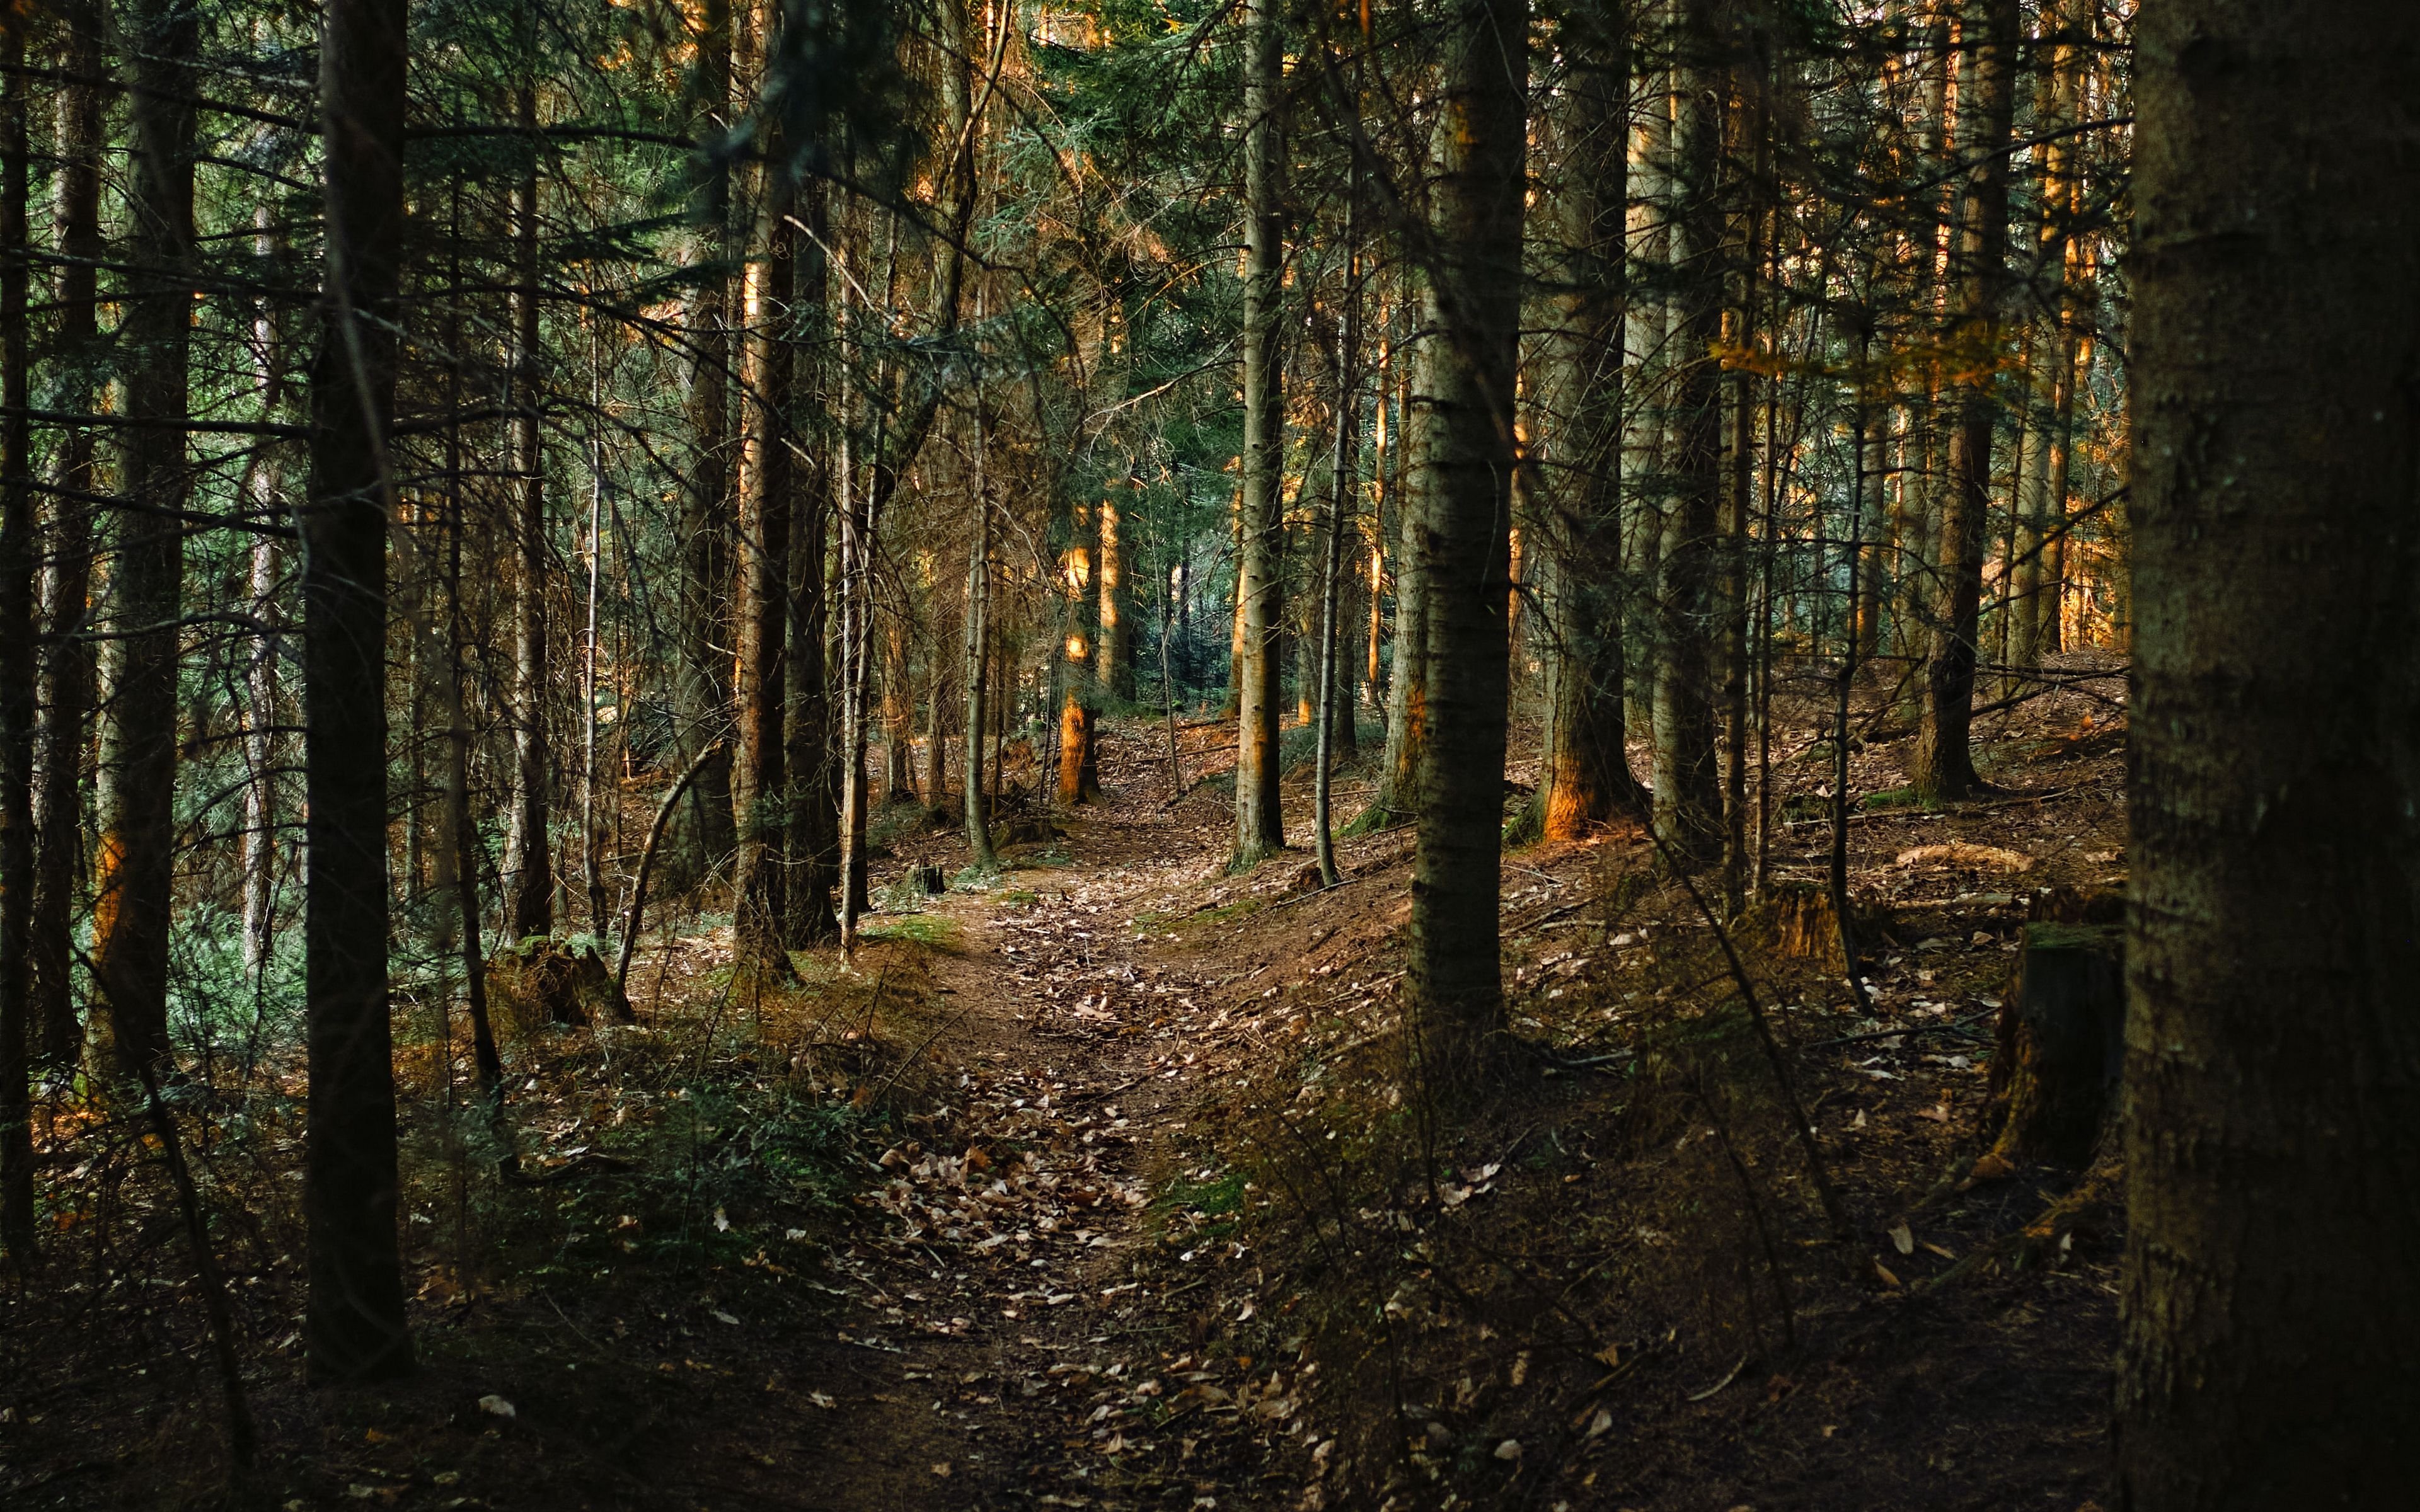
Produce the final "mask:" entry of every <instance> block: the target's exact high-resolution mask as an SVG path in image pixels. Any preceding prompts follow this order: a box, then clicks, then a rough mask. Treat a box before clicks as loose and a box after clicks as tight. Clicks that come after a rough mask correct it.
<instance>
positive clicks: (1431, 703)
mask: <svg viewBox="0 0 2420 1512" xmlns="http://www.w3.org/2000/svg"><path fill="white" fill-rule="evenodd" d="M1450 16H1451V20H1450V30H1449V31H1448V33H1447V40H1446V54H1445V62H1444V68H1443V77H1442V78H1441V80H1440V85H1439V89H1438V116H1437V126H1436V132H1435V146H1434V147H1433V148H1432V151H1433V154H1434V156H1435V160H1436V164H1437V168H1438V170H1439V177H1438V181H1437V184H1436V187H1435V191H1434V192H1433V193H1434V198H1433V202H1432V208H1431V215H1432V217H1433V228H1434V229H1433V235H1434V238H1435V240H1434V242H1433V243H1432V245H1433V246H1434V248H1435V261H1434V263H1433V264H1432V267H1431V269H1430V277H1429V298H1428V308H1427V310H1426V312H1425V315H1426V320H1425V323H1426V324H1427V325H1428V327H1429V328H1430V330H1431V331H1432V332H1435V334H1433V335H1432V336H1431V337H1430V338H1429V343H1428V345H1429V347H1431V348H1432V356H1431V359H1430V361H1429V362H1428V363H1426V364H1425V365H1424V371H1425V373H1426V376H1427V378H1428V379H1429V381H1428V383H1427V384H1426V385H1425V386H1424V388H1423V391H1422V393H1420V394H1419V398H1418V399H1417V400H1416V401H1415V403H1416V407H1417V409H1418V410H1419V411H1420V413H1419V416H1418V423H1419V424H1421V425H1422V426H1423V428H1424V429H1425V432H1426V444H1425V446H1424V448H1423V451H1424V454H1425V455H1424V458H1423V460H1424V463H1425V471H1427V473H1428V483H1427V486H1425V487H1423V488H1422V489H1421V490H1420V493H1421V497H1420V501H1419V526H1418V534H1417V539H1418V541H1419V558H1420V561H1421V563H1422V565H1423V568H1424V570H1425V572H1426V574H1427V578H1428V592H1429V606H1428V647H1427V649H1428V656H1427V661H1428V677H1427V683H1428V686H1427V705H1428V709H1429V711H1430V725H1429V731H1428V740H1427V742H1426V744H1425V746H1424V747H1423V748H1422V750H1421V753H1420V758H1419V765H1418V768H1417V772H1418V777H1419V787H1418V793H1419V838H1418V841H1417V842H1416V846H1415V849H1414V853H1413V863H1412V866H1413V871H1412V917H1411V930H1410V951H1409V954H1408V956H1407V959H1406V963H1405V972H1404V983H1405V986H1406V988H1407V989H1408V995H1409V998H1410V1003H1411V1011H1410V1012H1409V1014H1408V1015H1407V1017H1408V1022H1409V1026H1410V1028H1411V1032H1412V1035H1413V1039H1414V1043H1413V1054H1414V1056H1415V1057H1416V1063H1417V1064H1418V1065H1419V1067H1420V1069H1421V1071H1422V1072H1423V1073H1424V1075H1425V1077H1426V1079H1427V1082H1428V1085H1429V1087H1430V1088H1431V1089H1432V1090H1433V1091H1435V1092H1443V1091H1445V1090H1447V1089H1448V1088H1452V1087H1454V1086H1456V1085H1457V1084H1466V1083H1467V1080H1468V1078H1469V1075H1470V1073H1471V1069H1472V1067H1473V1066H1474V1064H1475V1063H1477V1062H1478V1061H1479V1060H1480V1059H1481V1057H1483V1056H1485V1055H1486V1054H1488V1050H1487V1043H1486V1041H1488V1039H1489V1038H1490V1037H1492V1036H1493V1035H1494V1034H1496V1033H1497V1030H1498V1029H1499V1028H1500V1025H1501V1019H1502V1016H1503V1006H1504V1004H1503V983H1502V980H1501V969H1500V966H1499V964H1498V959H1497V955H1498V950H1497V927H1498V920H1497V893H1498V890H1499V889H1498V881H1499V879H1498V861H1499V853H1500V851H1501V849H1502V844H1503V826H1504V747H1505V695H1506V692H1507V684H1506V663H1505V656H1506V651H1507V648H1508V645H1509V643H1510V641H1509V636H1508V634H1507V629H1508V626H1507V623H1506V613H1507V598H1506V591H1507V589H1508V588H1509V587H1510V585H1511V575H1512V562H1511V560H1510V547H1509V541H1508V537H1509V534H1510V532H1511V527H1512V471H1513V468H1514V465H1515V463H1516V461H1517V454H1516V451H1515V441H1514V435H1513V403H1514V392H1513V376H1514V372H1515V368H1516V365H1517V363H1516V359H1517V355H1518V347H1519V338H1520V325H1521V221H1522V194H1523V189H1524V185H1525V183H1526V175H1525V171H1524V168H1525V160H1526V157H1527V145H1526V142H1525V140H1524V132H1525V129H1526V124H1527V122H1526V103H1527V86H1528V20H1529V17H1528V5H1527V3H1526V0H1459V3H1458V4H1457V6H1456V7H1455V8H1454V9H1453V11H1452V12H1451V13H1450Z"/></svg>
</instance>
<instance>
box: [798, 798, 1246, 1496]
mask: <svg viewBox="0 0 2420 1512" xmlns="http://www.w3.org/2000/svg"><path fill="white" fill-rule="evenodd" d="M1066 827H1067V829H1068V835H1067V839H1066V841H1065V842H1064V844H1063V847H1062V848H1063V850H1064V851H1065V852H1066V853H1067V854H1068V855H1069V856H1070V857H1071V859H1070V860H1069V861H1068V862H1067V863H1066V864H1062V865H1053V866H1049V867H1047V868H1037V869H1026V870H1018V871H1013V872H1011V873H1009V874H1008V875H1007V876H1005V877H1004V878H1003V879H1002V880H1001V885H1000V887H998V888H997V889H994V890H989V891H985V892H980V893H952V894H949V895H947V896H945V897H944V898H941V899H937V900H935V902H934V905H933V907H932V909H931V910H930V913H931V914H933V915H937V916H939V918H945V919H948V920H950V921H951V923H952V924H953V925H954V933H955V936H956V941H955V943H956V946H957V949H956V950H955V951H954V952H952V953H944V954H942V955H941V956H940V957H939V959H938V960H937V961H936V962H935V966H934V969H935V975H936V978H937V980H939V984H940V986H941V989H942V991H943V992H944V994H946V995H948V996H949V998H950V1000H951V1002H952V1004H953V1005H954V1018H953V1019H952V1020H950V1021H949V1023H948V1024H947V1026H945V1028H944V1029H943V1030H942V1032H941V1033H940V1034H939V1038H937V1039H936V1041H935V1042H934V1044H933V1045H932V1047H931V1048H930V1049H929V1050H928V1051H927V1052H926V1054H927V1055H928V1056H930V1057H933V1058H934V1059H935V1060H936V1061H938V1062H939V1066H940V1067H941V1069H942V1070H943V1072H944V1074H943V1076H942V1077H941V1078H940V1080H941V1081H942V1082H943V1083H944V1084H945V1085H952V1086H954V1090H951V1091H949V1092H948V1093H947V1094H946V1102H945V1105H944V1106H943V1108H942V1109H940V1110H939V1113H938V1115H937V1116H936V1117H934V1118H933V1119H931V1120H930V1121H929V1123H928V1124H926V1126H925V1133H924V1134H923V1137H921V1138H916V1139H911V1140H908V1141H906V1142H903V1144H901V1145H900V1146H898V1147H896V1148H894V1149H892V1150H891V1151H888V1152H886V1153H885V1154H884V1156H883V1164H884V1165H885V1166H886V1167H887V1168H888V1170H889V1171H890V1175H891V1180H890V1181H889V1183H888V1184H887V1185H886V1186H884V1187H882V1188H881V1189H879V1190H878V1191H876V1192H875V1193H874V1194H872V1196H871V1199H870V1202H871V1206H870V1208H869V1210H868V1211H867V1212H866V1215H865V1219H864V1220H863V1222H862V1223H861V1225H860V1226H859V1229H858V1232H857V1234H856V1235H855V1236H854V1238H855V1242H852V1243H848V1244H846V1245H845V1246H844V1247H842V1248H841V1249H839V1250H838V1251H837V1252H836V1254H835V1257H834V1258H835V1268H836V1269H838V1270H840V1271H842V1272H844V1273H846V1274H847V1275H848V1276H849V1277H850V1278H851V1279H852V1280H853V1281H854V1283H855V1289H857V1290H858V1291H860V1292H861V1304H860V1305H858V1306H856V1307H854V1308H851V1309H849V1310H847V1311H846V1312H845V1314H844V1316H843V1317H842V1318H841V1319H839V1320H838V1326H837V1334H838V1336H839V1337H838V1342H840V1343H841V1344H842V1345H843V1357H842V1358H841V1359H840V1360H839V1361H838V1362H836V1363H837V1365H839V1370H838V1371H837V1372H834V1373H830V1374H829V1379H830V1380H831V1381H833V1384H832V1385H830V1387H829V1388H828V1389H827V1391H826V1392H825V1394H824V1395H825V1396H828V1397H829V1398H830V1403H831V1405H830V1407H829V1408H827V1409H825V1411H826V1412H829V1413H830V1423H829V1429H830V1431H829V1434H828V1436H827V1437H826V1438H825V1441H824V1448H825V1453H826V1457H827V1458H826V1461H825V1462H826V1463H827V1464H828V1465H829V1474H830V1480H829V1482H828V1484H827V1486H826V1487H825V1488H824V1489H822V1491H821V1492H819V1493H818V1494H817V1495H816V1496H814V1497H810V1498H809V1499H808V1500H807V1501H806V1504H809V1505H814V1506H817V1507H830V1508H833V1509H836V1512H858V1509H874V1508H882V1509H906V1508H935V1509H939V1508H972V1507H994V1506H1033V1505H1043V1506H1051V1505H1059V1506H1093V1507H1100V1508H1110V1507H1119V1506H1140V1505H1162V1504H1173V1505H1179V1506H1194V1505H1203V1504H1215V1505H1218V1506H1241V1505H1249V1504H1252V1503H1251V1501H1250V1499H1249V1496H1244V1495H1241V1494H1240V1493H1239V1492H1238V1491H1237V1489H1234V1488H1233V1487H1232V1486H1231V1485H1229V1484H1224V1482H1226V1481H1227V1480H1228V1479H1229V1478H1230V1476H1228V1475H1222V1474H1220V1473H1215V1472H1213V1471H1211V1469H1210V1461H1211V1460H1212V1459H1213V1458H1232V1457H1219V1456H1212V1455H1200V1456H1197V1454H1196V1453H1195V1450H1196V1443H1195V1442H1194V1441H1191V1440H1188V1439H1186V1438H1184V1437H1183V1435H1184V1433H1185V1432H1186V1431H1187V1424H1186V1421H1185V1419H1186V1418H1187V1417H1188V1416H1189V1415H1190V1414H1191V1412H1192V1410H1193V1409H1195V1408H1199V1407H1202V1406H1205V1405H1207V1404H1209V1403H1211V1402H1213V1401H1216V1402H1218V1403H1221V1404H1225V1403H1226V1402H1227V1401H1228V1397H1229V1393H1228V1392H1227V1391H1226V1390H1225V1389H1223V1388H1219V1387H1218V1386H1217V1385H1216V1384H1215V1381H1216V1373H1215V1370H1205V1369H1202V1368H1199V1367H1198V1364H1197V1362H1194V1361H1192V1360H1189V1359H1187V1357H1186V1356H1185V1355H1184V1353H1183V1350H1184V1349H1185V1347H1186V1344H1187V1317H1186V1314H1185V1310H1184V1301H1185V1299H1184V1296H1183V1293H1184V1292H1186V1291H1189V1290H1191V1289H1192V1288H1190V1287H1189V1286H1184V1285H1181V1284H1180V1285H1173V1286H1171V1284H1170V1283H1169V1281H1168V1280H1167V1273H1168V1272H1169V1270H1170V1268H1168V1267H1165V1266H1154V1265H1151V1264H1149V1263H1147V1262H1148V1260H1149V1258H1150V1251H1151V1250H1152V1248H1153V1246H1154V1245H1155V1244H1156V1242H1157V1235H1156V1232H1155V1225H1154V1223H1153V1214H1152V1210H1151V1206H1150V1191H1151V1183H1152V1181H1153V1180H1155V1179H1156V1178H1159V1177H1164V1176H1167V1175H1170V1174H1172V1173H1174V1167H1175V1165H1176V1163H1177V1162H1178V1161H1179V1160H1180V1159H1181V1158H1182V1156H1181V1152H1180V1150H1179V1149H1178V1141H1179V1138H1180V1136H1181V1135H1182V1134H1183V1132H1184V1121H1185V1117H1184V1112H1183V1109H1184V1108H1185V1107H1186V1105H1187V1102H1188V1101H1189V1099H1190V1098H1191V1096H1192V1094H1193V1093H1194V1091H1195V1088H1196V1087H1197V1085H1198V1081H1199V1078H1201V1077H1202V1076H1203V1075H1205V1074H1208V1072H1209V1061H1208V1060H1207V1058H1206V1057H1204V1058H1197V1056H1196V1055H1195V1054H1194V1053H1193V1052H1192V1051H1191V1050H1190V1049H1189V1048H1188V1045H1187V1039H1186V1037H1185V1035H1184V1032H1183V1029H1184V1026H1185V1024H1186V1021H1187V1019H1189V1018H1190V1017H1191V1016H1192V1014H1193V1013H1194V1012H1195V1011H1197V1009H1198V1010H1199V1011H1206V1004H1207V998H1206V996H1203V995H1201V994H1202V982H1201V981H1200V980H1197V978H1196V976H1195V975H1194V974H1193V972H1192V971H1190V970H1188V969H1187V967H1188V966H1191V965H1196V964H1198V963H1187V962H1184V961H1181V960H1171V959H1170V958H1166V957H1161V956H1158V955H1156V952H1155V951H1154V950H1153V949H1152V947H1153V946H1154V944H1155V943H1157V938H1156V936H1154V935H1152V934H1151V933H1149V931H1148V930H1147V929H1146V928H1140V927H1138V923H1137V920H1138V918H1142V919H1144V920H1145V921H1146V922H1147V921H1148V918H1149V916H1150V914H1151V913H1152V912H1153V910H1155V909H1156V908H1158V907H1159V906H1161V905H1163V904H1165V903H1168V902H1169V901H1171V899H1173V898H1176V897H1179V896H1181V895H1184V894H1186V893H1187V892H1189V891H1190V890H1191V889H1193V888H1196V887H1199V886H1200V884H1201V883H1202V880H1203V879H1204V878H1205V877H1206V876H1207V874H1208V872H1209V869H1210V860H1209V857H1208V856H1207V854H1206V849H1207V845H1208V842H1209V840H1210V837H1209V836H1208V835H1207V834H1206V833H1205V832H1204V831H1202V830H1197V829H1194V828H1189V827H1187V825H1186V824H1185V823H1182V822H1179V821H1176V820H1172V819H1171V818H1170V817H1169V816H1168V815H1167V814H1166V813H1165V812H1164V811H1162V810H1159V809H1158V807H1157V806H1156V803H1152V802H1149V801H1139V802H1136V803H1133V804H1129V805H1125V806H1121V807H1119V808H1117V809H1113V810H1108V811H1097V812H1095V813H1094V814H1093V815H1090V816H1088V817H1086V818H1084V819H1081V820H1078V821H1076V822H1073V823H1071V824H1069V825H1067V826H1066ZM1229 1384H1230V1385H1231V1386H1232V1385H1233V1384H1235V1382H1232V1381H1231V1382H1230V1383H1229ZM1154 1423H1166V1424H1168V1425H1169V1426H1168V1427H1167V1428H1166V1429H1165V1430H1162V1429H1160V1428H1156V1427H1151V1426H1149V1425H1151V1424H1154ZM1202 1427H1203V1420H1202V1419H1201V1418H1196V1419H1194V1421H1193V1427H1192V1428H1191V1431H1192V1432H1196V1433H1199V1432H1202ZM1229 1468H1230V1469H1231V1470H1232V1466H1230V1467H1229Z"/></svg>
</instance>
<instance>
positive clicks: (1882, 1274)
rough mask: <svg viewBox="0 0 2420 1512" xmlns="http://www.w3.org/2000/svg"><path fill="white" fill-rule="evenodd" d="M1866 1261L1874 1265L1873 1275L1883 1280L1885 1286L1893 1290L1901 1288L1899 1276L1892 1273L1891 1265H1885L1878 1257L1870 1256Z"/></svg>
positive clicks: (1876, 1278) (1880, 1280) (1878, 1279)
mask: <svg viewBox="0 0 2420 1512" xmlns="http://www.w3.org/2000/svg"><path fill="white" fill-rule="evenodd" d="M1866 1263H1867V1264H1869V1265H1870V1266H1872V1267H1873V1275H1874V1279H1875V1280H1877V1281H1879V1282H1881V1283H1882V1284H1883V1285H1884V1286H1886V1287H1888V1288H1891V1289H1892V1290H1893V1291H1897V1290H1898V1289H1899V1285H1900V1282H1899V1277H1898V1276H1896V1275H1893V1274H1892V1273H1891V1268H1890V1267H1889V1266H1887V1265H1885V1264H1884V1263H1883V1262H1882V1260H1881V1259H1880V1258H1878V1257H1876V1258H1869V1259H1868V1260H1867V1262H1866Z"/></svg>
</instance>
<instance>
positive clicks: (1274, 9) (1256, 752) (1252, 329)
mask: <svg viewBox="0 0 2420 1512" xmlns="http://www.w3.org/2000/svg"><path fill="white" fill-rule="evenodd" d="M1247 17H1248V21H1247V36H1248V39H1247V42H1246V47H1247V49H1248V53H1247V58H1246V64H1245V75H1244V204H1245V210H1244V215H1245V222H1244V244H1245V253H1244V333H1243V346H1244V455H1243V483H1244V496H1243V505H1242V512H1241V518H1240V522H1239V530H1240V532H1241V537H1242V538H1241V542H1240V550H1239V551H1238V554H1237V558H1236V568H1235V599H1236V632H1235V636H1236V641H1235V643H1236V651H1237V660H1236V667H1235V673H1234V679H1233V681H1234V686H1235V689H1236V714H1235V742H1236V743H1235V854H1234V857H1233V865H1234V866H1235V867H1237V868H1239V869H1240V868H1244V867H1249V866H1253V865H1256V864H1257V863H1259V862H1260V861H1262V860H1263V859H1264V858H1266V857H1267V856H1273V855H1275V854H1276V853H1277V852H1279V851H1281V850H1283V849H1285V819H1284V816H1283V814H1282V813H1281V812H1280V808H1279V798H1278V778H1279V775H1280V752H1279V745H1278V726H1279V707H1280V703H1279V701H1280V697H1281V696H1282V690H1281V688H1280V683H1281V682H1282V681H1283V675H1282V671H1281V670H1280V663H1279V660H1278V625H1279V620H1280V611H1281V609H1282V607H1283V606H1282V595H1283V594H1284V583H1283V580H1282V573H1283V563H1284V558H1285V502H1284V498H1283V489H1284V477H1283V473H1282V470H1283V467H1284V460H1285V459H1284V450H1285V391H1284V381H1285V379H1284V366H1285V347H1284V336H1283V321H1282V319H1281V316H1280V304H1281V302H1282V300H1283V297H1284V294H1283V288H1282V285H1281V278H1282V274H1283V269H1284V262H1285V210H1284V206H1283V201H1282V197H1281V196H1282V193H1283V190H1282V185H1281V178H1282V175H1283V173H1284V166H1285V147H1284V140H1285V139H1284V133H1283V129H1282V127H1281V125H1280V119H1279V116H1280V111H1281V109H1282V104H1283V92H1284V88H1285V72H1284V69H1285V63H1284V46H1285V39H1284V35H1283V29H1282V23H1281V21H1280V12H1279V9H1278V6H1277V0H1247Z"/></svg>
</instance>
